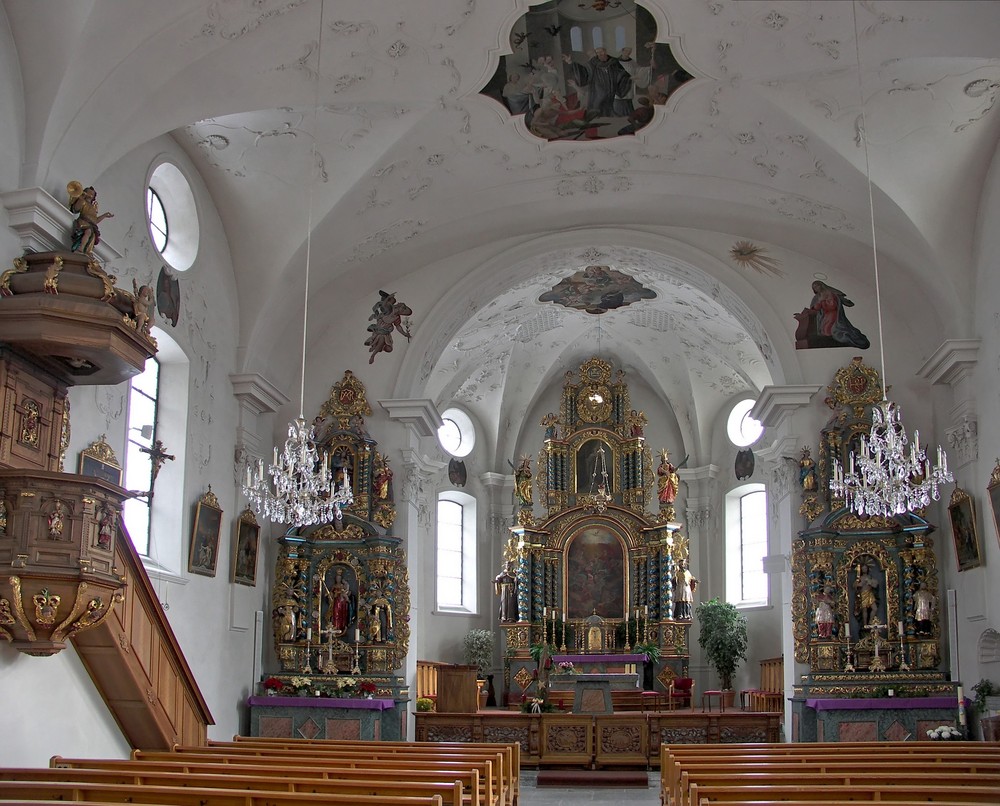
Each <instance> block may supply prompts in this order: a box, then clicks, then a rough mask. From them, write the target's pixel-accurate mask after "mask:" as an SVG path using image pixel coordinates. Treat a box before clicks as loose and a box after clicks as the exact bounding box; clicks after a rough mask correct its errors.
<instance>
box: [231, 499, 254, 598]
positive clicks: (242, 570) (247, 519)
mask: <svg viewBox="0 0 1000 806" xmlns="http://www.w3.org/2000/svg"><path fill="white" fill-rule="evenodd" d="M259 539H260V524H258V523H257V516H256V515H254V513H253V510H252V509H250V507H247V508H246V509H245V510H243V513H242V514H241V515H240V517H239V519H238V520H237V521H236V530H235V534H234V535H233V580H232V581H233V582H238V583H239V584H240V585H256V584H257V543H258V541H259Z"/></svg>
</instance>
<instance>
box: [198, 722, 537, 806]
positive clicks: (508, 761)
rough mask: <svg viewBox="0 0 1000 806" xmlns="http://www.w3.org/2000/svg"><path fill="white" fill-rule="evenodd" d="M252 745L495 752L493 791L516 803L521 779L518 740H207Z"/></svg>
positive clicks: (232, 745) (215, 745)
mask: <svg viewBox="0 0 1000 806" xmlns="http://www.w3.org/2000/svg"><path fill="white" fill-rule="evenodd" d="M248 745H252V746H254V747H263V748H282V749H288V750H298V749H301V748H304V747H308V748H310V749H311V748H320V749H322V748H333V749H335V750H336V751H337V752H338V753H340V752H343V750H344V749H345V748H346V749H351V750H354V749H358V748H361V747H364V748H373V749H374V750H375V751H376V752H378V753H380V754H381V753H383V752H392V753H406V754H410V755H412V754H414V753H426V752H428V751H429V750H434V751H435V752H439V753H449V754H453V755H454V754H458V755H475V756H480V755H482V753H483V752H484V751H485V752H487V753H489V754H490V755H491V756H492V754H494V753H500V754H502V755H503V757H504V758H503V766H502V767H501V768H499V769H497V771H496V772H497V776H498V781H497V784H496V786H495V787H494V790H495V792H496V793H497V794H498V795H499V796H502V797H505V798H506V801H507V802H508V803H510V804H514V803H516V802H517V799H518V794H519V787H520V778H521V745H520V744H519V743H517V742H475V743H467V742H407V741H377V742H363V741H354V740H341V739H279V738H265V737H252V736H234V737H233V741H232V742H218V741H210V742H209V743H208V746H209V747H212V748H237V747H245V746H248Z"/></svg>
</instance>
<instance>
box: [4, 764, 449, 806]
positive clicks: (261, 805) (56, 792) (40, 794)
mask: <svg viewBox="0 0 1000 806" xmlns="http://www.w3.org/2000/svg"><path fill="white" fill-rule="evenodd" d="M42 769H45V768H42ZM11 800H16V801H25V800H35V801H57V800H61V801H103V802H112V803H143V804H169V806H324V804H325V805H326V806H443V804H442V798H441V795H439V794H435V795H426V796H408V795H399V794H392V795H380V794H366V793H363V792H360V793H357V794H337V795H331V794H317V795H311V794H307V793H302V792H255V791H252V790H236V789H212V788H210V787H196V786H146V785H143V784H98V783H81V782H73V781H5V780H0V801H11Z"/></svg>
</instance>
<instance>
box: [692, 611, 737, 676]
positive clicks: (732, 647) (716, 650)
mask: <svg viewBox="0 0 1000 806" xmlns="http://www.w3.org/2000/svg"><path fill="white" fill-rule="evenodd" d="M696 613H697V616H698V621H699V623H700V624H701V632H700V633H699V635H698V645H699V646H700V647H701V648H702V649H703V650H705V659H706V660H707V661H708V663H709V664H710V665H711V666H712V668H713V669H715V673H716V674H717V675H718V676H719V683H720V685H721V688H722V690H723V691H731V690H732V688H733V674H734V673H735V672H736V667H738V666H739V665H740V661H744V660H746V658H747V620H746V616H744V615H743V614H742V613H740V611H739V610H737V609H736V607H735V605H732V604H730V603H729V602H723V601H721V600H719V599H718V598H714V599H709V600H708V601H707V602H701V603H699V604H698V607H697V608H696Z"/></svg>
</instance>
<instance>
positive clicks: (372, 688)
mask: <svg viewBox="0 0 1000 806" xmlns="http://www.w3.org/2000/svg"><path fill="white" fill-rule="evenodd" d="M376 691H378V686H376V685H375V684H374V683H373V682H372V681H371V680H362V681H361V682H360V683H358V693H359V694H360V695H361V696H362V697H367V698H368V699H371V698H372V697H373V696H374V695H375V692H376Z"/></svg>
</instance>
